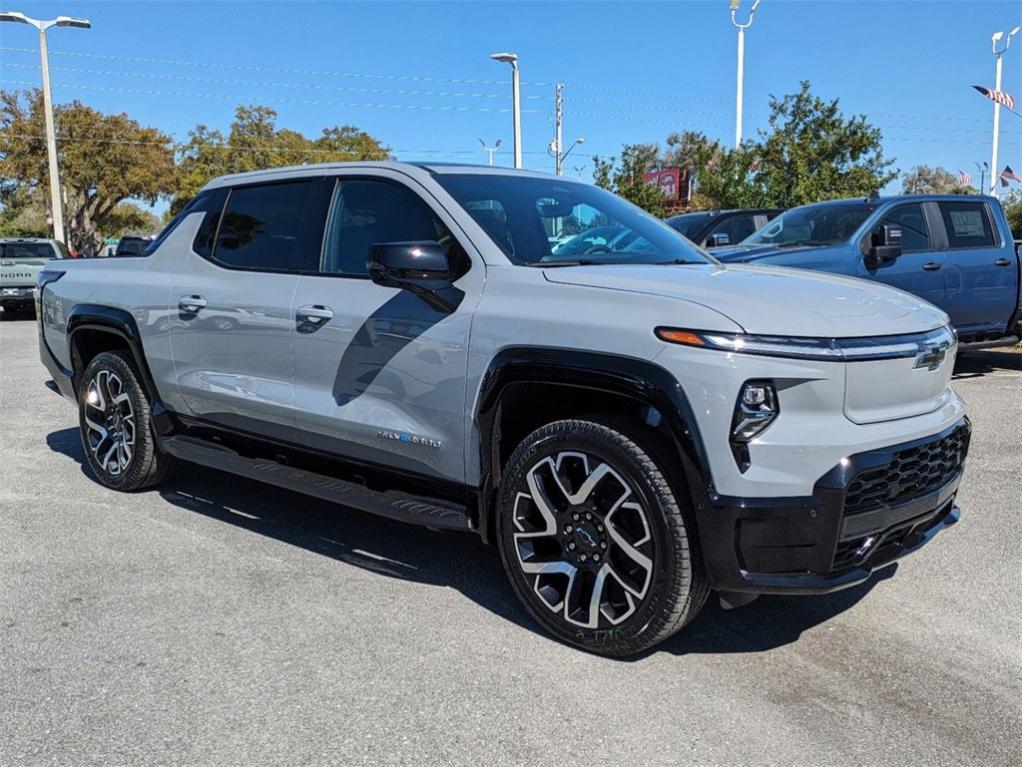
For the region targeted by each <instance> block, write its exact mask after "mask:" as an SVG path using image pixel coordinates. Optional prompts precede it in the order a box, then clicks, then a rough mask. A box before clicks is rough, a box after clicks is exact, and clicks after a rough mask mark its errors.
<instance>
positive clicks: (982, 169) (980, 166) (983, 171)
mask: <svg viewBox="0 0 1022 767" xmlns="http://www.w3.org/2000/svg"><path fill="white" fill-rule="evenodd" d="M973 164H974V165H975V166H976V170H978V171H979V193H980V194H983V188H984V185H983V181H984V179H985V178H986V172H987V169H988V168H989V167H990V166H989V165H987V164H986V163H985V162H984V163H979V162H977V163H973Z"/></svg>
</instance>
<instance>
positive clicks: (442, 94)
mask: <svg viewBox="0 0 1022 767" xmlns="http://www.w3.org/2000/svg"><path fill="white" fill-rule="evenodd" d="M3 66H4V67H9V68H11V69H34V70H38V69H39V65H38V64H10V63H7V64H4V65H3ZM50 71H51V72H73V73H76V74H86V75H102V76H104V77H108V76H120V77H132V78H145V79H155V80H183V81H186V82H194V83H212V84H216V85H251V86H256V87H260V88H297V89H302V90H326V91H344V92H348V93H379V94H388V95H395V96H429V97H439V98H482V99H506V98H507V95H506V94H504V93H472V92H468V91H460V92H459V91H419V90H407V89H397V90H395V89H392V88H357V87H354V86H347V85H317V84H312V83H282V82H274V81H260V80H225V79H222V78H214V77H193V76H190V75H177V74H162V73H151V72H125V71H121V70H111V69H82V68H80V67H50ZM529 98H531V99H533V100H550V99H552V98H553V96H530V97H529Z"/></svg>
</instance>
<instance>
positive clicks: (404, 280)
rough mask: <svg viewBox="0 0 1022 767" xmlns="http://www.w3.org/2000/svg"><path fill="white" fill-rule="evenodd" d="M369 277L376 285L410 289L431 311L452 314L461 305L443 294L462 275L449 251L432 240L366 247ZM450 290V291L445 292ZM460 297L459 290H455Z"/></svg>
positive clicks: (381, 243)
mask: <svg viewBox="0 0 1022 767" xmlns="http://www.w3.org/2000/svg"><path fill="white" fill-rule="evenodd" d="M366 268H367V269H368V270H369V277H370V279H372V281H373V282H375V283H376V284H377V285H383V286H385V287H388V288H401V289H402V290H409V291H411V292H412V293H415V294H416V295H417V296H419V297H420V298H422V299H423V300H424V301H425V302H426V303H428V304H429V305H430V306H432V307H433V308H434V309H437V310H439V311H443V312H451V311H454V309H455V308H456V307H457V305H458V303H459V302H460V298H459V300H458V302H453V301H452V300H451V298H450V297H448V296H445V295H444V294H445V293H449V292H451V290H453V288H451V283H452V282H453V281H454V280H456V279H457V278H458V277H460V276H461V273H463V270H459V269H457V268H456V267H455V265H454V264H453V263H452V261H451V258H450V257H449V255H448V252H447V251H446V250H445V249H444V247H443V246H442V245H441V244H440V243H439V242H435V241H414V242H378V243H375V244H374V245H372V247H370V248H369V258H368V259H366ZM446 289H451V290H446ZM454 292H455V293H458V294H459V295H460V291H454Z"/></svg>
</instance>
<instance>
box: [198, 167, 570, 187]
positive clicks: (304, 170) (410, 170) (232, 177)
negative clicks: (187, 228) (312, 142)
mask: <svg viewBox="0 0 1022 767" xmlns="http://www.w3.org/2000/svg"><path fill="white" fill-rule="evenodd" d="M356 168H365V169H389V170H396V171H401V172H404V173H406V174H408V175H411V176H417V175H421V174H422V173H427V174H429V175H442V174H447V173H470V174H479V175H502V176H503V175H507V176H510V175H516V176H531V177H534V178H550V176H551V174H550V173H543V172H540V171H534V170H524V169H516V168H507V167H502V166H491V165H475V164H470V163H465V164H462V163H450V162H398V161H396V160H377V161H354V162H323V163H310V164H308V165H290V166H287V167H283V168H266V169H265V170H254V171H248V172H246V173H232V174H229V175H226V176H218V177H217V178H214V179H212V180H211V181H210V182H209V183H207V184H206V186H205V188H206V189H214V188H217V187H221V186H227V185H231V184H238V183H247V182H255V181H265V180H270V179H279V178H282V177H285V178H286V177H287V176H295V177H301V176H306V175H313V174H319V173H323V172H324V171H325V172H330V171H335V170H347V169H356ZM563 181H564V182H565V183H571V184H577V183H582V182H579V181H575V180H573V179H563Z"/></svg>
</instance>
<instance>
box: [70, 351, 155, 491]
mask: <svg viewBox="0 0 1022 767" xmlns="http://www.w3.org/2000/svg"><path fill="white" fill-rule="evenodd" d="M78 414H79V426H80V429H81V435H82V447H83V448H84V449H85V457H86V460H88V462H89V467H90V468H91V469H92V473H93V474H95V476H96V478H97V479H98V480H99V481H100V482H101V483H102V484H104V485H106V486H107V487H109V488H113V489H114V490H121V491H125V492H131V491H134V490H141V489H143V488H146V487H151V486H153V485H156V484H159V483H160V482H162V481H163V479H164V478H165V477H166V475H167V474H168V472H169V471H170V470H171V468H172V466H173V458H171V456H169V455H165V454H163V453H161V452H160V451H159V448H158V447H157V446H156V437H155V435H154V432H153V428H152V423H151V420H150V410H149V400H148V398H147V397H146V394H145V391H144V389H143V388H142V385H141V383H140V381H139V376H138V374H137V372H136V370H135V367H134V364H133V363H132V361H131V359H130V357H129V356H128V355H127V353H125V352H120V351H113V352H103V353H101V354H98V355H96V357H95V358H94V359H93V360H92V361H91V362H90V363H89V365H88V367H86V369H85V374H84V375H83V376H82V386H81V389H80V391H79V392H78Z"/></svg>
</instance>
